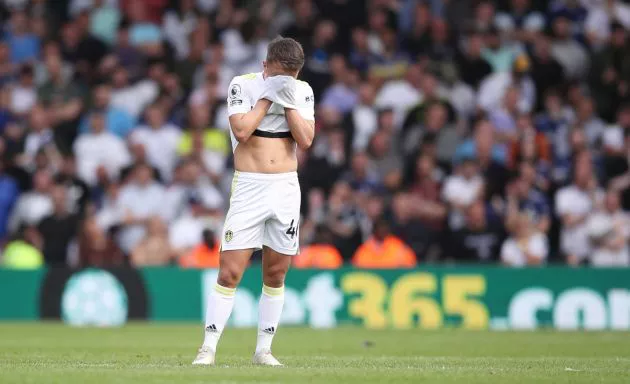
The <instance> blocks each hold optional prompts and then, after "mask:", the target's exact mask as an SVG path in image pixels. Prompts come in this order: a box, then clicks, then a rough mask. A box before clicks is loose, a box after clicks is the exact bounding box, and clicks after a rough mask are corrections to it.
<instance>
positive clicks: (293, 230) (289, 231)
mask: <svg viewBox="0 0 630 384" xmlns="http://www.w3.org/2000/svg"><path fill="white" fill-rule="evenodd" d="M293 223H295V220H291V224H289V229H287V231H286V232H285V233H286V234H287V235H289V236H291V238H293V237H294V236H295V235H296V234H297V228H296V227H294V226H293Z"/></svg>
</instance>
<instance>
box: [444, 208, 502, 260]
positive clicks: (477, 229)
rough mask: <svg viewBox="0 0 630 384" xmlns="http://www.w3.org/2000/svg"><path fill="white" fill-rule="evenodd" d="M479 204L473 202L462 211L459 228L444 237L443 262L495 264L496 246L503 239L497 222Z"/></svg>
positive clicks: (499, 244) (486, 209) (497, 248)
mask: <svg viewBox="0 0 630 384" xmlns="http://www.w3.org/2000/svg"><path fill="white" fill-rule="evenodd" d="M488 210H489V209H488V208H487V207H484V203H483V202H481V201H475V202H473V203H471V204H470V205H468V206H467V207H466V209H465V210H464V211H463V217H464V219H463V221H464V223H463V226H461V227H459V228H457V229H456V230H454V231H452V232H451V233H450V235H449V236H448V237H447V243H446V244H445V248H446V251H447V253H446V259H447V260H455V261H458V262H464V263H471V262H472V263H475V262H476V263H492V262H496V257H497V255H498V251H499V247H500V246H501V242H502V241H503V238H504V230H503V226H502V225H501V222H500V221H497V220H492V215H491V214H490V212H488Z"/></svg>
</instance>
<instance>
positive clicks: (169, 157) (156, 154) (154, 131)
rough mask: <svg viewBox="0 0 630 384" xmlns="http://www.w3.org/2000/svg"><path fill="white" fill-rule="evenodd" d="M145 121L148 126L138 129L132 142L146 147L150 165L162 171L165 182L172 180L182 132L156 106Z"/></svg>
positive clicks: (151, 109) (149, 109) (161, 174)
mask: <svg viewBox="0 0 630 384" xmlns="http://www.w3.org/2000/svg"><path fill="white" fill-rule="evenodd" d="M145 120H146V122H147V125H143V126H140V127H138V129H137V130H136V131H135V132H134V133H133V134H132V135H131V138H130V140H131V142H132V143H134V144H141V145H142V146H144V148H145V150H146V153H147V160H148V161H149V163H150V164H151V165H153V166H154V167H156V168H157V169H158V170H159V171H160V176H161V177H162V178H163V179H164V180H170V179H171V177H172V175H171V173H172V170H173V168H174V167H175V162H176V161H177V146H178V144H179V140H180V137H181V131H180V130H179V128H178V127H176V126H175V125H173V124H169V123H168V122H166V119H165V116H164V112H163V111H162V110H160V108H159V107H158V106H157V105H156V104H153V105H151V106H150V107H149V108H147V111H146V114H145Z"/></svg>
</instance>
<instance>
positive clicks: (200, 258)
mask: <svg viewBox="0 0 630 384" xmlns="http://www.w3.org/2000/svg"><path fill="white" fill-rule="evenodd" d="M220 248H221V244H220V242H218V241H217V240H216V238H215V236H214V233H213V232H212V231H210V230H204V231H203V241H202V242H201V243H200V244H199V245H197V246H196V247H194V248H193V249H191V250H190V251H188V252H187V253H185V254H183V255H182V256H180V258H179V259H178V264H179V266H180V267H182V268H200V269H206V268H219V252H220Z"/></svg>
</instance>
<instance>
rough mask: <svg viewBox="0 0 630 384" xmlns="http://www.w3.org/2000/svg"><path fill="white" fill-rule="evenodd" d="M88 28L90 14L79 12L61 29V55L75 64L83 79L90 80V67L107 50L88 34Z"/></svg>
mask: <svg viewBox="0 0 630 384" xmlns="http://www.w3.org/2000/svg"><path fill="white" fill-rule="evenodd" d="M89 28H90V16H89V14H88V13H87V12H81V13H79V14H78V15H77V16H76V17H75V18H74V20H72V21H70V22H68V23H67V24H65V25H64V26H63V27H62V29H61V53H62V56H63V58H64V60H67V61H70V62H72V63H74V64H75V66H76V71H77V72H78V73H79V74H80V75H81V77H82V78H83V79H85V80H91V70H90V68H93V67H96V66H97V65H98V64H99V62H100V61H101V59H102V58H103V57H104V56H105V55H106V54H107V52H108V47H107V45H105V43H103V42H102V41H101V40H99V39H97V38H95V37H93V36H92V35H90V31H89Z"/></svg>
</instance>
